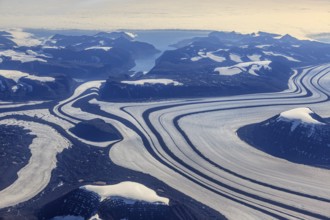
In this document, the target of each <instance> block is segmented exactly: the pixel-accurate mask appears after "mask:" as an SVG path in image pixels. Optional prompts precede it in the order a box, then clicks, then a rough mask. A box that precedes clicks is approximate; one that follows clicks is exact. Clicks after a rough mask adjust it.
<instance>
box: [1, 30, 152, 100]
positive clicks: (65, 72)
mask: <svg viewBox="0 0 330 220" xmlns="http://www.w3.org/2000/svg"><path fill="white" fill-rule="evenodd" d="M156 53H158V50H156V48H155V47H154V46H152V45H151V44H148V43H144V42H139V41H136V40H135V35H134V34H132V33H129V32H112V33H107V32H101V33H98V34H95V35H82V36H70V35H60V34H55V35H53V36H50V37H43V38H41V37H36V36H35V35H33V34H31V33H28V32H26V31H23V30H19V29H13V30H8V31H2V32H0V71H2V72H1V73H0V91H1V94H0V98H1V99H6V100H7V99H8V100H10V99H12V100H23V99H24V100H40V99H54V98H58V97H63V96H64V95H67V94H68V93H69V92H70V91H71V89H72V87H73V84H74V83H73V81H72V79H71V78H73V79H75V81H77V82H81V81H85V80H88V79H106V78H107V77H108V76H109V75H121V74H127V75H129V70H130V69H131V68H132V67H134V65H135V63H134V62H135V60H136V59H140V58H143V57H148V56H153V55H154V54H156ZM18 75H19V77H18ZM14 78H15V79H14ZM50 78H51V79H53V80H46V79H50ZM55 78H56V80H55ZM13 79H14V80H13Z"/></svg>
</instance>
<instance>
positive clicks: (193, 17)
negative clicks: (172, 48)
mask: <svg viewBox="0 0 330 220" xmlns="http://www.w3.org/2000/svg"><path fill="white" fill-rule="evenodd" d="M0 13H1V14H2V18H1V20H0V27H1V28H3V29H4V28H37V29H40V28H41V29H79V30H108V31H110V30H118V29H125V30H157V29H158V30H162V29H179V30H222V31H238V32H242V33H252V32H257V31H266V32H273V33H280V34H286V33H288V34H291V35H294V36H297V37H303V36H307V35H310V34H318V33H324V32H330V4H329V0H301V1H298V0H293V1H290V2H288V1H284V0H278V1H276V2H274V1H270V0H266V1H262V0H255V1H253V2H251V1H246V0H232V1H229V0H222V1H217V0H205V1H203V3H201V2H196V1H188V0H181V1H174V0H169V1H166V2H154V1H150V0H140V1H133V0H121V1H119V0H108V1H106V0H80V1H79V0H70V1H64V0H59V1H50V0H43V1H41V0H30V1H28V2H21V1H18V0H12V1H9V0H0Z"/></svg>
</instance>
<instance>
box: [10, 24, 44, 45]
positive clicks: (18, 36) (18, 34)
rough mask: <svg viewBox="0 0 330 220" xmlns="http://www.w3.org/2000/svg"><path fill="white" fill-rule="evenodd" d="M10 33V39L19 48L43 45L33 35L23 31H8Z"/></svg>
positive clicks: (17, 29)
mask: <svg viewBox="0 0 330 220" xmlns="http://www.w3.org/2000/svg"><path fill="white" fill-rule="evenodd" d="M6 32H8V33H9V37H10V39H11V40H12V41H14V42H15V43H16V44H17V46H26V47H32V46H38V45H40V44H41V43H42V41H40V40H39V39H37V38H35V37H34V36H33V34H31V33H28V32H25V31H23V30H22V29H19V28H16V29H9V30H6Z"/></svg>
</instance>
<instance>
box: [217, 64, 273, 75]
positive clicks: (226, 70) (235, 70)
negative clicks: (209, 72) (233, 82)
mask: <svg viewBox="0 0 330 220" xmlns="http://www.w3.org/2000/svg"><path fill="white" fill-rule="evenodd" d="M270 63H271V61H253V62H242V63H238V64H236V65H234V66H225V67H217V68H215V69H214V71H215V72H219V74H220V75H223V76H233V75H236V74H240V73H244V72H248V73H249V74H251V75H254V76H258V74H257V73H256V71H259V70H261V68H264V69H266V70H270V69H271V68H270V66H269V64H270Z"/></svg>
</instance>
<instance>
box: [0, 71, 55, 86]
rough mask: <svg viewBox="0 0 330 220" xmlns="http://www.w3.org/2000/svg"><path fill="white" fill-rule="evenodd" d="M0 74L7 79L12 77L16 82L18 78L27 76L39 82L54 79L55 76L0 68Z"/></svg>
mask: <svg viewBox="0 0 330 220" xmlns="http://www.w3.org/2000/svg"><path fill="white" fill-rule="evenodd" d="M0 76H3V77H5V78H7V79H12V80H14V81H15V82H16V83H18V82H19V80H20V79H22V78H27V79H31V80H35V81H40V82H53V81H55V78H53V77H45V76H34V75H30V74H28V73H24V72H21V71H17V70H0Z"/></svg>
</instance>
